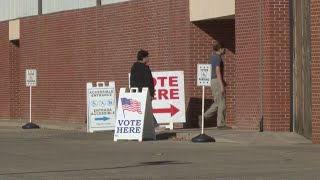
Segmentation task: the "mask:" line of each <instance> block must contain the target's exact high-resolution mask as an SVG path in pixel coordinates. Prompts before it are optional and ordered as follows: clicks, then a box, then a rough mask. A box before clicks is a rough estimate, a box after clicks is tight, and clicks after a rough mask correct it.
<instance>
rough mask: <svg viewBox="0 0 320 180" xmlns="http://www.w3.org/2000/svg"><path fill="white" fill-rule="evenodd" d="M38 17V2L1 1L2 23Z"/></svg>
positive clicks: (28, 0)
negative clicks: (27, 17) (21, 18)
mask: <svg viewBox="0 0 320 180" xmlns="http://www.w3.org/2000/svg"><path fill="white" fill-rule="evenodd" d="M34 15H38V0H1V1H0V21H5V20H9V19H17V18H20V17H26V16H34Z"/></svg>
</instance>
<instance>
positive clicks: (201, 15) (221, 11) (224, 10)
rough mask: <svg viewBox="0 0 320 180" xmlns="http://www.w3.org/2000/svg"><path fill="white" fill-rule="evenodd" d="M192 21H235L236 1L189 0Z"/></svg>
mask: <svg viewBox="0 0 320 180" xmlns="http://www.w3.org/2000/svg"><path fill="white" fill-rule="evenodd" d="M189 9H190V21H201V20H209V19H234V15H235V0H189Z"/></svg>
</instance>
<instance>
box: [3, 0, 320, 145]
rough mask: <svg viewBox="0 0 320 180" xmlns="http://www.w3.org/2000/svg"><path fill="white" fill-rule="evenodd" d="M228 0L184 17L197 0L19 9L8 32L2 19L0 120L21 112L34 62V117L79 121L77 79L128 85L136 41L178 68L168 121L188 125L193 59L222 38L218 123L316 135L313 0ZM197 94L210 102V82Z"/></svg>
mask: <svg viewBox="0 0 320 180" xmlns="http://www.w3.org/2000/svg"><path fill="white" fill-rule="evenodd" d="M203 2H205V1H203ZM213 2H218V1H216V0H214V1H213ZM233 2H234V3H233V4H234V7H233V8H234V12H235V13H234V14H233V15H231V16H221V17H219V15H215V16H214V17H200V19H192V18H193V16H194V14H192V13H193V12H196V10H195V9H194V8H196V7H193V6H192V4H191V3H192V1H188V0H174V1H170V0H151V1H149V0H148V1H147V0H131V1H125V2H122V3H115V4H108V5H102V6H101V5H97V6H95V7H89V8H85V9H77V10H68V11H62V12H55V13H48V14H43V15H36V16H30V17H24V18H20V19H19V22H18V24H19V29H20V31H19V38H17V39H13V40H10V33H11V31H12V28H10V23H11V21H9V20H8V21H1V22H0V49H1V51H0V60H1V61H0V70H1V71H0V72H1V76H2V78H1V80H0V81H1V84H2V86H1V87H0V99H1V104H0V120H3V121H6V120H10V121H19V122H27V121H28V118H29V109H28V108H29V89H28V88H27V87H26V86H25V69H30V68H34V69H37V70H38V86H37V87H36V88H34V90H33V92H34V94H33V110H34V111H33V120H34V121H35V122H37V123H38V124H39V125H43V124H58V125H60V126H75V127H76V126H83V127H85V123H86V102H85V99H86V93H85V87H86V82H97V81H106V82H107V81H111V80H114V81H116V89H117V90H119V88H120V87H127V86H128V76H127V73H128V72H129V69H130V67H131V65H132V63H133V62H134V61H135V55H136V51H137V50H138V49H141V48H143V49H147V50H148V51H149V52H150V54H151V55H150V57H151V63H150V66H151V68H152V70H153V71H167V70H168V71H169V70H183V71H184V72H185V96H186V110H187V114H186V115H187V123H186V124H184V125H183V126H182V125H177V127H179V128H180V127H196V126H197V125H196V124H197V116H198V115H199V114H200V112H201V110H200V109H201V88H199V87H197V86H196V65H197V64H198V63H207V62H208V60H209V58H210V56H211V54H212V45H213V44H214V43H215V42H216V41H223V42H224V44H225V46H226V48H227V54H226V56H225V57H224V59H223V60H224V64H225V80H226V82H227V84H228V86H227V116H226V117H227V120H226V121H227V124H228V125H230V126H233V127H234V128H239V129H245V130H253V131H258V130H260V125H262V124H263V130H264V131H295V132H298V133H300V134H302V135H304V136H306V137H308V138H311V139H312V140H313V142H315V143H320V85H319V82H320V76H319V75H318V71H319V68H320V22H319V19H320V2H319V1H316V0H306V1H302V2H301V1H299V0H260V1H259V0H236V1H233ZM198 4H199V1H198ZM217 7H218V8H219V9H223V8H225V7H224V5H223V3H222V4H219V3H216V7H215V8H217ZM301 17H305V18H301ZM301 24H303V25H301ZM299 25H301V26H299ZM301 27H304V28H305V29H301ZM301 32H303V33H304V34H303V33H302V34H301ZM206 97H207V99H208V102H207V103H206V105H207V106H209V105H210V99H211V93H210V90H209V88H208V89H207V91H206ZM262 120H263V121H262Z"/></svg>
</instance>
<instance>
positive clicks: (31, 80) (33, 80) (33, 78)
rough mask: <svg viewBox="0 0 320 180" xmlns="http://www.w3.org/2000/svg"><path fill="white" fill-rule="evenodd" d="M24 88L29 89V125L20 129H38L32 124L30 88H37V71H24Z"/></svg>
mask: <svg viewBox="0 0 320 180" xmlns="http://www.w3.org/2000/svg"><path fill="white" fill-rule="evenodd" d="M26 86H27V87H28V86H29V87H30V96H29V97H30V99H29V102H30V104H29V109H30V111H29V123H27V124H26V125H24V126H22V129H39V128H40V127H39V126H38V125H36V124H34V123H32V87H35V86H37V70H36V69H26Z"/></svg>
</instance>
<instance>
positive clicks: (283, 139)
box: [0, 121, 312, 145]
mask: <svg viewBox="0 0 320 180" xmlns="http://www.w3.org/2000/svg"><path fill="white" fill-rule="evenodd" d="M24 124H25V122H17V121H0V127H2V129H3V128H4V127H10V128H12V127H15V128H21V127H22V126H23V125H24ZM40 127H41V129H58V130H64V131H70V133H72V132H78V133H79V132H83V133H85V128H84V127H81V125H77V126H74V127H75V128H71V126H65V127H61V124H59V125H55V124H52V125H43V124H40ZM101 133H103V134H106V135H107V136H108V137H109V134H110V140H112V139H113V132H111V131H105V132H101ZM200 133H201V129H200V128H194V129H174V130H165V131H162V132H160V133H157V139H158V140H174V141H191V139H192V138H193V137H195V136H197V135H199V134H200ZM204 134H206V135H208V136H211V137H213V138H214V139H215V140H216V142H218V143H234V144H246V145H255V144H257V145H295V144H312V141H311V140H309V139H307V138H305V137H303V136H301V135H299V134H297V133H294V132H253V131H242V130H237V129H231V130H218V129H217V128H205V129H204ZM108 139H109V138H108Z"/></svg>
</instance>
